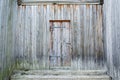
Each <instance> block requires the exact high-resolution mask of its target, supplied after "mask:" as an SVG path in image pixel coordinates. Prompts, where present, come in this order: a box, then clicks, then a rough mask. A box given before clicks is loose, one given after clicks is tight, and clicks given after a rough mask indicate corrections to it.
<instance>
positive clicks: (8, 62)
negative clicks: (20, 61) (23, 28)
mask: <svg viewBox="0 0 120 80" xmlns="http://www.w3.org/2000/svg"><path fill="white" fill-rule="evenodd" d="M0 4H1V5H0V80H7V79H8V77H9V76H8V74H10V72H11V71H12V69H13V67H14V64H15V57H16V55H15V54H14V37H13V36H14V32H13V30H14V29H15V28H14V26H15V25H16V24H17V21H16V20H15V19H16V18H15V17H16V15H17V9H16V8H17V3H16V2H15V0H12V1H11V0H0ZM14 11H15V12H14Z"/></svg>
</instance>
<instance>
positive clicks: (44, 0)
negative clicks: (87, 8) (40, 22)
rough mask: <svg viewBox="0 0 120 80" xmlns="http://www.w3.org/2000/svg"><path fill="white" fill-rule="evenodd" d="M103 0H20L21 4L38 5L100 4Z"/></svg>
mask: <svg viewBox="0 0 120 80" xmlns="http://www.w3.org/2000/svg"><path fill="white" fill-rule="evenodd" d="M102 2H103V0H93V1H88V0H81V1H74V0H73V1H68V0H63V1H59V0H21V5H40V4H101V3H102Z"/></svg>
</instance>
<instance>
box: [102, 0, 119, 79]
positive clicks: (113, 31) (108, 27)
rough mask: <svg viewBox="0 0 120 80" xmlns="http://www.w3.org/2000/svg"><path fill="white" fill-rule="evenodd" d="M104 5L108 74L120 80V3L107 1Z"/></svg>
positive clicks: (115, 0)
mask: <svg viewBox="0 0 120 80" xmlns="http://www.w3.org/2000/svg"><path fill="white" fill-rule="evenodd" d="M104 3H105V4H104V28H105V30H104V32H105V33H104V34H105V37H104V38H105V44H106V45H105V48H106V49H105V51H106V54H107V55H106V59H107V66H108V74H109V75H110V76H111V77H112V78H113V80H120V68H119V67H120V26H119V25H120V23H119V21H120V9H119V7H120V1H119V0H114V1H112V0H109V1H108V0H105V2H104ZM108 6H109V7H108Z"/></svg>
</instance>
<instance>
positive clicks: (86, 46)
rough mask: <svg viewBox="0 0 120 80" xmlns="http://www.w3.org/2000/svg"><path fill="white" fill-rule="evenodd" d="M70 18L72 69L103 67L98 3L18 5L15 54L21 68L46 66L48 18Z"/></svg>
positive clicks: (100, 17) (101, 28) (48, 37)
mask: <svg viewBox="0 0 120 80" xmlns="http://www.w3.org/2000/svg"><path fill="white" fill-rule="evenodd" d="M60 19H62V20H71V22H70V26H71V27H72V51H73V52H72V61H71V67H72V69H81V70H84V69H89V70H92V69H105V58H104V49H103V33H102V30H103V27H102V6H101V5H51V4H49V5H44V4H41V5H38V6H20V7H19V8H18V19H17V20H18V26H16V29H15V33H16V34H15V36H16V38H15V39H16V40H15V41H16V42H15V49H16V50H15V53H17V54H19V56H18V60H20V62H21V63H20V66H21V68H25V69H43V68H46V69H48V67H49V65H48V63H49V62H48V56H49V52H50V45H49V44H50V43H49V42H50V31H49V29H50V25H49V20H60Z"/></svg>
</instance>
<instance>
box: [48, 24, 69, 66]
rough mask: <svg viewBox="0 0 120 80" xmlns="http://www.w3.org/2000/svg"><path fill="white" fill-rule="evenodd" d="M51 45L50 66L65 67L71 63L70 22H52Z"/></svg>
mask: <svg viewBox="0 0 120 80" xmlns="http://www.w3.org/2000/svg"><path fill="white" fill-rule="evenodd" d="M50 24H51V25H50V31H51V43H50V44H51V47H50V50H51V52H50V59H49V60H50V67H64V66H70V64H71V55H70V54H71V52H70V49H69V48H70V44H71V42H70V41H71V40H70V35H71V33H70V25H69V22H52V23H50Z"/></svg>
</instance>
